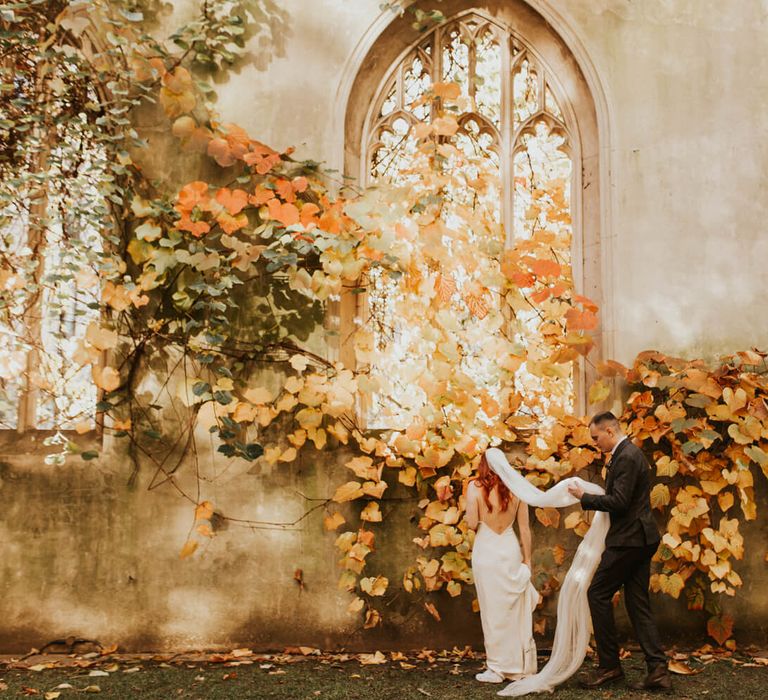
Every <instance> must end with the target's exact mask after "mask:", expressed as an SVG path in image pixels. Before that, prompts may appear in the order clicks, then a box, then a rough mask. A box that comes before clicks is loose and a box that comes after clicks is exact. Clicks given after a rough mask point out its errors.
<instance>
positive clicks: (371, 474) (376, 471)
mask: <svg viewBox="0 0 768 700" xmlns="http://www.w3.org/2000/svg"><path fill="white" fill-rule="evenodd" d="M344 466H345V467H347V469H351V470H352V471H353V472H354V473H355V476H357V477H359V478H360V479H371V480H373V481H378V480H379V479H380V478H381V467H380V466H379V467H374V466H373V460H372V459H371V458H370V457H364V456H361V457H354V458H353V459H350V460H349V461H348V462H347V463H346V464H345V465H344Z"/></svg>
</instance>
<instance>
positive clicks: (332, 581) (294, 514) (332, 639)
mask: <svg viewBox="0 0 768 700" xmlns="http://www.w3.org/2000/svg"><path fill="white" fill-rule="evenodd" d="M49 450H50V448H44V447H42V445H41V444H40V439H38V440H36V441H34V442H33V441H32V440H31V436H29V435H28V436H26V437H24V438H23V439H22V438H19V437H18V436H12V435H11V434H8V435H6V436H5V441H4V442H2V443H0V494H2V496H3V508H2V514H3V515H2V518H0V593H1V594H2V601H3V613H4V614H3V625H2V628H1V629H0V652H24V651H27V650H28V649H30V648H31V647H38V648H39V647H40V646H42V645H44V644H45V643H47V642H49V641H51V640H53V639H57V638H62V637H66V636H68V635H75V636H79V637H83V638H87V639H96V640H99V641H100V642H102V643H104V644H113V643H117V644H119V645H120V648H121V649H122V650H126V651H138V650H169V649H200V648H206V649H228V648H235V647H240V646H249V647H251V648H254V649H261V650H268V649H281V648H283V647H285V646H287V645H309V646H315V647H322V648H324V649H340V648H345V649H355V650H360V649H374V648H375V649H414V648H422V647H430V648H445V647H447V648H451V647H453V646H459V647H462V646H464V645H467V644H469V645H472V646H473V647H476V648H481V646H482V635H481V630H480V622H479V616H477V615H476V614H475V613H473V612H472V611H471V601H472V598H473V597H474V596H473V595H472V591H471V590H470V591H465V593H464V594H463V595H462V596H460V597H458V598H456V599H452V598H450V597H449V596H448V595H447V593H445V592H441V593H438V594H436V595H435V597H433V598H431V600H433V602H435V604H436V605H437V607H438V609H439V610H440V613H441V616H442V622H440V623H438V622H437V621H435V620H434V619H432V618H431V617H430V616H429V615H428V614H427V613H426V612H425V610H424V608H423V602H424V598H423V597H422V596H420V595H419V594H407V593H405V591H403V590H402V589H401V585H400V581H401V577H402V572H403V571H404V569H405V568H406V566H407V565H408V564H409V563H411V562H412V561H413V560H414V559H415V557H416V556H418V555H419V554H420V553H422V550H420V549H419V548H418V547H416V545H414V544H413V543H412V538H413V537H414V536H416V535H417V534H418V531H417V530H416V526H415V522H416V519H417V518H415V517H414V516H415V515H416V512H417V506H416V500H415V498H414V492H413V491H412V490H409V489H406V488H404V487H402V486H401V485H399V484H397V483H391V485H390V489H389V490H388V491H387V497H386V498H385V499H384V500H383V502H382V511H383V513H384V522H383V523H382V524H381V525H374V526H373V527H374V529H375V530H376V534H377V541H376V552H375V553H374V554H372V555H371V556H370V557H369V564H368V571H369V572H370V573H381V574H384V575H386V576H388V577H389V579H390V589H389V590H390V592H392V593H396V595H393V596H392V597H391V598H390V597H388V598H387V600H388V604H387V605H386V607H385V608H384V610H383V615H384V623H383V625H382V626H380V627H379V628H377V629H375V630H365V631H364V630H362V629H361V627H362V620H361V618H360V617H359V614H350V613H348V612H347V610H346V608H347V605H348V604H349V601H350V599H351V596H350V594H348V593H347V592H345V591H340V590H339V589H338V587H337V579H338V574H339V571H340V570H339V568H338V565H337V561H338V559H339V554H338V552H337V550H336V548H335V547H334V545H333V542H334V539H335V536H336V534H335V533H328V532H326V531H325V530H324V528H323V524H322V518H323V515H324V508H322V507H321V508H318V509H317V510H315V511H314V512H312V513H310V514H309V515H308V516H307V517H305V518H303V519H301V520H300V521H299V522H298V523H296V524H295V525H291V526H286V527H277V526H275V525H270V524H267V523H269V522H272V523H284V522H292V521H294V520H298V519H299V518H301V516H302V515H303V514H304V513H305V512H306V511H307V510H309V509H310V508H312V507H313V506H315V505H317V504H318V503H322V500H315V499H325V498H327V497H328V496H329V495H330V494H332V493H333V491H334V490H335V488H336V486H337V485H338V484H339V483H341V482H342V481H344V480H345V478H346V475H345V474H344V472H345V471H347V470H345V469H344V468H343V467H342V466H341V465H342V464H343V462H344V461H345V460H346V459H347V458H348V456H349V455H348V454H345V453H343V452H342V451H341V450H339V451H337V452H335V453H333V452H329V453H318V452H315V451H313V450H306V451H305V452H304V453H302V455H301V456H300V458H299V459H298V460H297V461H296V462H295V463H293V464H290V465H283V466H278V467H274V468H268V469H265V468H262V467H261V466H259V465H258V464H256V465H251V464H247V463H245V462H242V463H240V462H236V461H232V462H231V463H228V462H227V461H226V460H223V459H219V458H216V459H214V458H213V456H212V454H211V453H208V454H206V453H204V452H201V453H200V454H199V457H198V460H197V465H195V464H194V463H192V462H186V463H184V464H183V465H182V466H181V467H180V468H179V470H178V471H177V472H176V475H175V476H176V482H177V483H178V484H179V486H180V487H181V488H182V489H184V490H187V491H188V492H190V493H193V494H194V493H196V492H195V490H194V483H195V479H194V478H193V476H194V472H195V470H196V469H197V470H199V472H200V474H201V476H202V481H201V484H202V487H201V488H202V489H203V491H202V492H201V499H208V500H210V501H211V502H212V503H213V504H214V506H215V507H217V508H221V509H222V510H223V512H225V513H226V514H227V515H228V516H230V517H233V518H241V519H247V520H255V521H262V522H263V523H264V524H262V525H258V526H252V527H244V526H240V525H239V524H238V523H236V522H230V521H220V522H217V520H216V518H215V517H214V526H216V536H215V537H214V538H213V539H212V540H211V541H210V543H209V544H207V545H203V546H201V548H200V549H199V550H198V551H197V552H196V553H195V554H194V555H193V556H192V557H190V558H187V559H183V560H182V559H180V558H179V551H180V549H181V547H182V546H183V544H184V542H185V540H186V538H187V535H188V533H189V531H190V529H191V528H192V526H193V522H194V505H192V504H191V503H190V502H188V501H186V500H185V499H184V498H183V497H181V496H180V495H179V493H178V492H177V491H176V490H175V489H174V488H173V487H172V486H171V485H170V484H168V483H166V484H164V485H162V486H160V487H158V488H155V489H153V490H151V491H149V490H147V486H148V484H149V483H150V482H151V478H152V475H153V474H152V471H151V470H150V469H149V468H148V467H147V466H146V465H142V467H141V470H140V471H139V474H138V478H137V479H136V480H135V482H134V483H133V485H129V476H130V474H131V472H132V469H133V466H132V463H131V460H130V459H129V458H128V457H127V456H125V455H122V456H121V455H120V454H119V453H117V452H116V451H114V450H108V451H107V453H106V454H107V456H105V457H102V458H101V459H99V460H95V461H93V462H80V461H78V460H76V459H75V460H71V462H69V463H67V464H66V465H65V466H49V465H46V464H45V463H44V461H43V455H44V453H45V452H46V451H49ZM213 476H216V482H215V483H212V482H210V481H207V480H208V479H211V478H212V477H213ZM393 481H394V480H393ZM756 491H757V499H758V517H759V520H758V521H756V522H754V523H749V524H746V525H745V526H744V535H745V551H746V554H745V558H744V560H743V561H742V562H739V564H738V566H737V570H738V571H739V573H740V574H741V576H742V578H743V579H744V586H743V588H742V589H741V590H740V591H739V593H738V595H737V597H736V598H734V599H727V598H725V599H723V606H724V608H725V609H726V610H728V611H729V612H731V613H732V614H733V615H734V617H735V618H736V629H737V633H736V637H737V640H738V641H739V642H754V643H757V644H762V645H764V644H765V643H766V641H768V598H766V596H765V595H764V594H762V593H761V591H762V590H764V587H765V584H766V579H767V577H768V568H767V567H768V564H767V563H766V562H765V560H764V557H765V543H766V541H768V538H767V537H766V535H767V534H768V532H766V531H767V529H768V528H767V527H766V523H768V517H766V513H767V512H768V489H767V488H766V483H765V480H762V479H761V480H760V481H759V482H758V484H757V485H756ZM346 508H347V510H346V512H345V514H346V515H347V516H348V521H349V522H350V523H352V526H353V527H355V526H356V524H357V523H356V519H355V518H356V516H355V512H356V510H355V506H354V505H349V504H348V505H347V506H346ZM536 525H538V524H536ZM534 541H535V547H537V548H543V547H546V546H551V545H552V544H554V543H555V542H559V543H561V544H563V546H565V547H566V548H571V549H572V548H573V547H574V546H575V545H576V543H577V540H576V538H575V536H574V535H572V533H570V532H568V531H563V530H556V531H555V530H551V529H545V528H542V527H540V526H536V527H535V528H534ZM567 563H568V562H567V561H566V563H565V565H566V566H567ZM296 569H301V570H302V579H303V582H304V585H303V587H301V586H300V585H299V584H298V582H297V581H296V580H295V579H294V573H295V571H296ZM564 570H565V568H564V567H563V568H562V569H561V573H564ZM654 604H655V606H656V610H657V613H658V617H659V620H660V624H661V627H662V630H663V634H664V637H665V640H666V642H667V643H668V644H670V645H671V644H674V643H678V642H680V643H690V642H691V641H692V640H696V641H699V642H703V641H704V635H705V633H704V628H705V619H706V618H705V616H704V614H703V613H691V612H688V611H687V609H686V607H685V603H684V601H683V600H680V601H674V600H671V599H669V598H665V597H661V596H655V603H654ZM545 612H546V613H547V614H554V604H553V603H550V604H549V605H548V607H547V609H546V611H545ZM619 618H620V624H621V626H622V627H623V628H625V629H626V628H627V627H628V625H627V622H626V616H625V615H624V613H623V607H620V609H619ZM552 629H553V628H552V625H548V629H547V634H548V635H549V634H551V632H552ZM539 643H540V645H541V646H542V647H546V646H547V644H548V639H547V638H546V637H545V638H542V639H540V640H539Z"/></svg>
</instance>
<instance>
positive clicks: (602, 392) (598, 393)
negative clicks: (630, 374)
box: [589, 379, 611, 403]
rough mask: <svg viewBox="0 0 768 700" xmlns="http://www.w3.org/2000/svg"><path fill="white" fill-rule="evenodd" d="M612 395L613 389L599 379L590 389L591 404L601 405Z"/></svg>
mask: <svg viewBox="0 0 768 700" xmlns="http://www.w3.org/2000/svg"><path fill="white" fill-rule="evenodd" d="M610 395H611V389H610V387H609V386H608V385H607V384H606V383H605V382H604V381H603V380H602V379H598V380H597V381H596V382H595V383H594V384H592V386H591V387H589V403H600V402H601V401H605V400H606V399H607V398H608V397H609V396H610Z"/></svg>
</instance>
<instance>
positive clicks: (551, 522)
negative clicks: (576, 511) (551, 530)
mask: <svg viewBox="0 0 768 700" xmlns="http://www.w3.org/2000/svg"><path fill="white" fill-rule="evenodd" d="M536 519H537V520H538V521H539V522H540V523H541V524H542V525H544V527H557V526H558V525H559V524H560V511H559V510H558V509H557V508H537V509H536Z"/></svg>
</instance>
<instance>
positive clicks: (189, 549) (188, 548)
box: [179, 540, 198, 559]
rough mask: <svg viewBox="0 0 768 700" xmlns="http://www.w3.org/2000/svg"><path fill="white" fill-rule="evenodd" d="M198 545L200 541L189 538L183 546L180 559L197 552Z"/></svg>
mask: <svg viewBox="0 0 768 700" xmlns="http://www.w3.org/2000/svg"><path fill="white" fill-rule="evenodd" d="M197 546H198V543H197V542H196V541H195V540H187V541H186V542H185V543H184V546H183V547H182V548H181V552H179V559H186V558H187V557H191V556H192V555H193V554H194V553H195V550H196V549H197Z"/></svg>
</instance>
